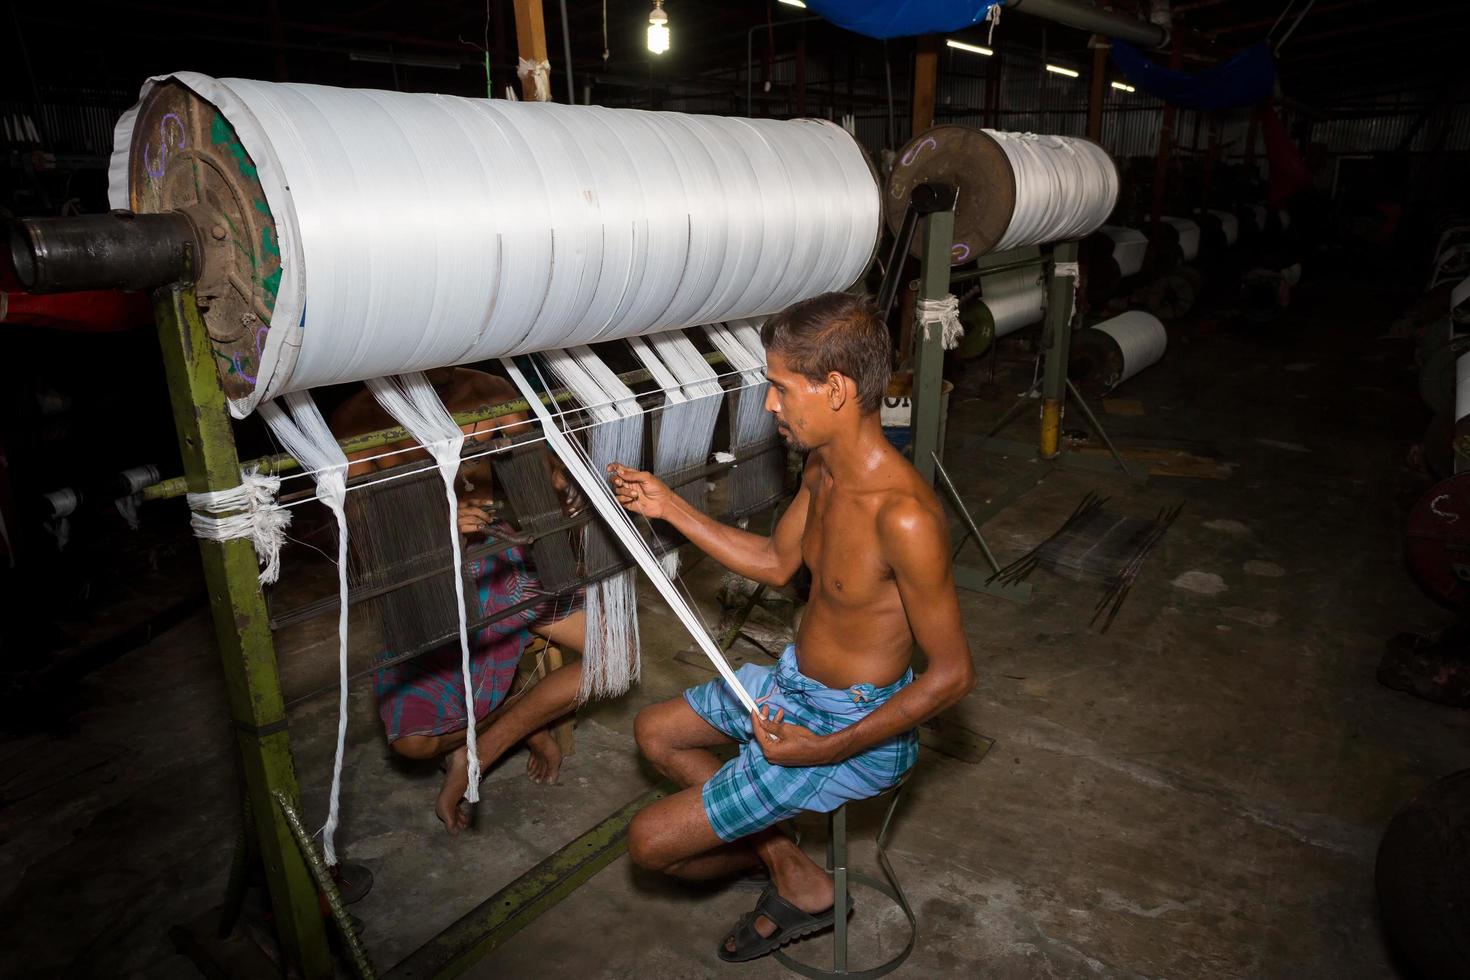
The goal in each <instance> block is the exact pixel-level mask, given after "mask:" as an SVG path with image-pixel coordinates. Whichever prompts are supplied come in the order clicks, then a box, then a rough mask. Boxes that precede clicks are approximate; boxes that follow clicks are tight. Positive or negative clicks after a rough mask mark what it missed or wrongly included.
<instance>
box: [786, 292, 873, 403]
mask: <svg viewBox="0 0 1470 980" xmlns="http://www.w3.org/2000/svg"><path fill="white" fill-rule="evenodd" d="M761 342H762V343H764V344H765V345H766V353H768V354H780V355H781V357H782V358H783V359H784V360H785V361H786V363H787V365H788V366H790V368H791V370H793V371H795V372H796V373H797V374H800V375H802V376H803V377H805V378H806V379H807V380H809V381H812V382H818V383H820V382H822V381H825V380H827V375H828V373H829V372H832V371H836V372H837V373H838V374H843V375H846V376H847V377H849V378H851V379H852V380H853V381H854V382H855V383H856V384H857V397H858V406H859V407H860V408H861V409H862V410H863V412H865V413H866V412H876V411H877V410H878V407H879V406H880V405H882V404H883V395H884V394H885V393H886V392H887V390H888V376H889V373H890V370H891V363H890V362H891V358H892V356H893V355H892V351H891V348H890V344H889V340H888V328H887V327H885V326H884V325H883V322H882V321H881V320H879V319H878V306H877V304H876V303H874V302H873V298H872V297H871V296H854V295H852V294H851V293H823V294H822V295H820V296H813V297H812V298H811V299H807V300H802V301H801V302H800V303H796V304H795V305H792V306H788V307H786V309H784V310H782V311H781V312H780V313H777V314H776V315H775V316H772V317H770V318H769V319H767V320H766V322H765V326H763V327H761Z"/></svg>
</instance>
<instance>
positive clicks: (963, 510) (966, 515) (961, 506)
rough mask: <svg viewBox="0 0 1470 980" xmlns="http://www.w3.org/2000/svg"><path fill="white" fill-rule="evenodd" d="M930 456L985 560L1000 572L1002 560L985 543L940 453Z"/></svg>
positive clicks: (935, 470) (993, 570) (993, 569)
mask: <svg viewBox="0 0 1470 980" xmlns="http://www.w3.org/2000/svg"><path fill="white" fill-rule="evenodd" d="M929 456H930V458H932V459H933V460H934V472H936V473H938V474H939V478H940V479H941V480H943V481H944V489H946V490H948V491H949V499H950V500H952V501H954V505H955V509H956V510H958V511H959V512H960V519H961V520H963V521H964V522H965V526H966V527H968V528H969V529H970V534H972V535H974V537H975V543H976V544H978V545H979V546H980V550H981V551H983V552H984V553H985V560H986V561H987V562H989V563H990V570H991V571H992V572H999V571H1000V562H998V561H996V560H995V555H994V554H992V553H991V551H990V545H988V544H986V543H985V535H983V534H981V533H980V528H979V526H977V525H976V524H975V519H974V518H973V517H971V516H970V511H969V509H968V508H967V507H966V506H965V502H964V501H963V500H961V499H960V492H959V491H958V490H956V489H955V485H954V481H952V480H951V479H950V478H949V473H948V472H946V471H945V469H944V464H943V463H941V462H940V461H939V455H938V454H937V453H932V452H931V453H930V454H929ZM960 543H961V544H963V543H964V542H963V541H962V542H960Z"/></svg>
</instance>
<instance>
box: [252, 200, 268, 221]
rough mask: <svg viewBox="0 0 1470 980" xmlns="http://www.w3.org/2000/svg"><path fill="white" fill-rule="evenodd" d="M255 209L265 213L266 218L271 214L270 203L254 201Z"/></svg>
mask: <svg viewBox="0 0 1470 980" xmlns="http://www.w3.org/2000/svg"><path fill="white" fill-rule="evenodd" d="M255 210H257V211H259V212H260V213H261V214H263V215H265V216H266V217H267V218H269V217H270V216H271V209H270V205H269V204H266V203H265V202H264V201H256V202H255Z"/></svg>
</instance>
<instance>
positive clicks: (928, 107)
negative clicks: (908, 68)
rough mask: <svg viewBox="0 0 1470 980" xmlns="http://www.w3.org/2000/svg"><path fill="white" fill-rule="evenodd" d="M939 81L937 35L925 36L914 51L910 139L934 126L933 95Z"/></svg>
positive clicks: (920, 39)
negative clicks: (912, 107)
mask: <svg viewBox="0 0 1470 980" xmlns="http://www.w3.org/2000/svg"><path fill="white" fill-rule="evenodd" d="M938 81H939V35H938V34H925V35H924V36H923V37H921V38H919V39H918V42H917V44H916V46H915V49H914V114H913V128H912V129H911V130H909V136H910V138H912V137H914V136H918V135H919V134H920V133H922V132H923V131H924V130H926V129H929V128H930V127H931V126H933V125H934V93H935V90H936V89H937V88H938Z"/></svg>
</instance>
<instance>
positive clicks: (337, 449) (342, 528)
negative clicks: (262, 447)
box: [260, 391, 348, 865]
mask: <svg viewBox="0 0 1470 980" xmlns="http://www.w3.org/2000/svg"><path fill="white" fill-rule="evenodd" d="M285 401H286V406H287V408H289V409H290V412H289V414H288V413H287V411H286V410H284V409H282V408H281V407H280V406H279V405H277V404H276V403H275V402H266V403H265V404H264V405H261V406H260V414H261V417H262V418H264V419H265V421H266V424H267V425H269V426H270V429H271V432H273V433H274V434H275V436H276V438H277V439H279V440H280V441H281V445H283V446H285V447H286V452H288V453H290V454H291V455H292V456H294V457H295V458H296V460H297V462H299V463H300V464H301V465H302V467H303V468H304V469H305V470H306V471H307V472H308V473H310V474H311V477H312V479H313V480H314V481H315V482H316V493H317V499H318V500H320V501H321V502H322V503H323V504H326V506H327V509H328V510H330V511H331V512H332V516H333V517H335V518H336V519H337V679H338V680H337V751H336V755H335V757H334V758H333V761H332V789H331V793H330V795H329V798H328V800H329V801H328V804H327V822H326V824H325V825H324V826H323V827H322V851H323V852H324V853H325V854H326V858H327V864H329V865H334V864H336V863H337V846H336V839H337V821H338V816H339V813H340V807H341V797H342V757H343V755H344V754H345V752H346V748H347V608H348V602H347V511H346V501H347V456H346V454H344V453H343V452H342V447H341V446H339V445H338V444H337V439H336V437H335V436H333V435H332V430H331V428H330V427H329V426H328V425H327V420H326V419H324V418H322V413H321V409H320V408H318V407H317V404H316V402H315V401H313V400H312V398H311V396H310V395H309V394H307V393H306V392H304V391H301V392H292V393H291V394H289V395H287V396H286V398H285Z"/></svg>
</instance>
